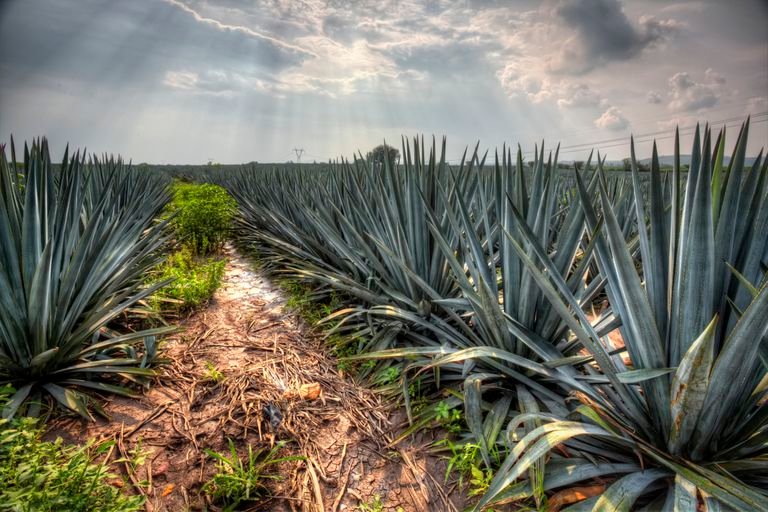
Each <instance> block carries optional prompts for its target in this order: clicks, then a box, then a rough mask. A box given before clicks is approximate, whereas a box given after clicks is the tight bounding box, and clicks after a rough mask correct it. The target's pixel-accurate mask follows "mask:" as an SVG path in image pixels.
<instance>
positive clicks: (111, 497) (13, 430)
mask: <svg viewBox="0 0 768 512" xmlns="http://www.w3.org/2000/svg"><path fill="white" fill-rule="evenodd" d="M0 391H2V390H0ZM5 401H6V400H0V402H2V403H4V402H5ZM42 434H43V432H42V429H41V427H40V425H39V420H37V419H34V418H14V419H11V420H8V419H0V509H2V510H14V511H20V512H58V511H62V510H67V511H72V512H89V511H92V510H99V511H104V512H132V511H138V510H143V503H144V498H143V497H142V496H127V495H125V494H123V493H122V492H121V491H120V489H118V488H116V487H113V486H112V485H110V484H109V481H111V480H114V479H115V478H117V476H116V475H114V474H112V473H111V472H110V468H109V466H108V465H107V464H106V462H97V459H99V458H103V457H104V455H105V453H106V452H108V451H110V449H111V447H112V445H113V444H114V442H112V441H110V442H106V443H102V444H100V445H94V444H93V443H88V444H86V445H85V446H82V447H74V446H66V445H64V444H63V442H62V440H61V439H57V440H56V441H55V442H48V441H42V440H41V436H42Z"/></svg>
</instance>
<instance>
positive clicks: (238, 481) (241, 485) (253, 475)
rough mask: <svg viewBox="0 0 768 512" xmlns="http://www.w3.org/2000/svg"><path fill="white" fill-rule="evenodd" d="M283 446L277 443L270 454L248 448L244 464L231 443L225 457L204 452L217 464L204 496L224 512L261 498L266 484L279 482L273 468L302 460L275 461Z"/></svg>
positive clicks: (264, 492)
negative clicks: (222, 508)
mask: <svg viewBox="0 0 768 512" xmlns="http://www.w3.org/2000/svg"><path fill="white" fill-rule="evenodd" d="M284 445H285V443H282V442H281V443H278V444H276V445H275V446H274V447H273V448H272V449H271V450H266V449H260V450H254V449H253V447H252V446H250V445H249V446H248V456H247V458H246V460H245V461H243V460H242V459H240V457H239V456H238V454H237V450H236V449H235V444H234V443H233V442H232V440H231V439H229V449H230V453H229V454H228V455H223V454H219V453H216V452H214V451H212V450H205V452H206V453H207V454H208V456H210V457H212V458H213V459H215V460H216V462H217V467H218V472H217V473H216V474H215V475H214V476H213V478H212V479H211V480H209V481H208V482H206V484H205V485H204V486H203V492H205V493H206V494H208V496H210V497H211V499H212V500H213V501H214V502H215V503H217V504H219V505H221V506H223V507H224V510H226V511H231V510H237V509H238V506H239V505H241V504H244V503H247V502H253V501H257V500H258V499H260V498H263V497H264V496H266V495H267V493H268V492H269V488H268V486H267V484H268V482H269V481H270V480H279V479H280V475H278V474H276V473H273V472H272V471H274V469H272V468H273V467H274V466H276V465H278V464H280V463H282V462H289V461H294V460H303V459H304V457H299V456H289V457H278V452H279V451H280V450H281V449H282V448H283V446H284Z"/></svg>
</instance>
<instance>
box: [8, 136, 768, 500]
mask: <svg viewBox="0 0 768 512" xmlns="http://www.w3.org/2000/svg"><path fill="white" fill-rule="evenodd" d="M748 132H749V122H748V121H747V122H745V123H744V124H743V125H742V127H741V131H740V134H739V138H738V141H737V142H736V143H735V145H734V151H733V155H732V156H731V158H730V160H729V161H730V163H729V165H727V166H726V165H724V164H723V162H724V148H725V137H724V133H722V132H721V133H720V134H713V133H712V131H711V130H710V129H709V128H708V127H705V128H704V129H703V130H701V131H700V132H699V131H697V132H696V135H695V137H694V142H693V147H692V150H691V154H692V158H691V164H690V167H689V169H687V171H683V170H682V168H681V166H680V165H679V164H678V163H677V162H676V163H674V164H673V167H672V169H671V170H670V171H664V172H662V171H661V169H660V166H659V164H658V162H657V160H656V157H655V156H654V158H653V159H652V161H651V163H650V166H649V167H648V168H647V169H645V170H643V171H641V170H640V165H639V164H638V163H637V162H636V161H635V160H634V157H633V159H632V161H631V165H630V167H631V171H630V172H629V173H626V172H623V171H622V172H616V171H609V170H605V169H604V168H603V166H602V160H601V158H600V157H599V155H598V156H597V157H596V158H595V160H594V162H593V161H592V158H591V157H590V158H589V159H588V160H587V161H586V162H585V163H584V165H583V167H579V165H578V164H577V165H576V166H575V167H574V168H571V169H558V165H557V149H555V150H554V151H550V152H545V147H544V146H543V145H542V146H541V147H540V148H538V149H537V152H536V157H535V159H534V160H533V162H531V163H530V165H528V164H526V163H524V162H523V160H522V156H521V155H522V153H521V150H518V152H517V155H516V156H514V153H512V152H511V151H510V150H507V149H506V148H504V150H503V151H502V152H500V153H497V154H496V156H495V157H494V158H493V161H492V162H489V161H488V160H487V157H486V156H485V155H480V154H479V153H478V152H477V151H476V150H475V152H474V153H471V154H470V153H467V156H466V158H465V159H464V160H463V161H462V162H461V163H460V164H459V165H456V166H453V165H449V164H447V163H446V162H445V156H444V155H445V141H443V142H442V145H438V144H437V142H436V141H432V142H431V143H429V142H427V143H426V144H425V142H424V140H423V139H421V138H415V139H413V140H412V141H407V140H404V145H403V147H402V151H403V155H404V156H403V158H402V160H401V161H400V162H399V163H397V162H396V160H395V159H394V156H393V155H394V154H391V155H388V156H385V157H384V158H383V159H381V160H376V159H375V158H374V157H371V156H370V155H369V158H367V159H358V160H355V161H354V162H341V163H335V164H333V163H332V164H328V165H327V166H313V167H291V166H289V167H285V168H279V167H274V168H271V169H270V168H264V167H261V168H256V167H248V166H245V167H242V168H241V169H239V170H228V171H222V170H220V169H215V168H210V169H205V170H201V171H198V172H197V173H196V176H195V177H190V176H189V175H183V176H181V177H170V176H165V175H163V174H162V173H160V174H158V173H157V172H152V171H148V170H146V169H133V168H131V167H130V166H128V165H126V164H124V163H123V162H122V161H120V160H119V159H118V160H115V159H108V160H95V159H94V160H89V161H86V160H85V157H84V155H82V154H81V153H79V152H76V153H75V154H74V155H72V156H68V155H65V156H64V159H63V161H62V164H61V165H60V166H56V167H54V165H53V164H52V163H51V160H50V154H49V149H48V146H47V142H46V141H45V139H43V140H36V141H34V142H33V143H32V145H31V146H30V147H29V148H27V149H25V151H24V160H23V161H18V160H15V159H14V158H15V157H14V156H11V159H10V160H9V159H8V157H7V156H5V154H4V156H3V159H2V183H1V185H2V190H3V195H2V198H3V203H2V207H3V208H2V211H3V218H2V221H3V222H2V225H1V226H0V227H2V230H0V233H2V235H3V237H4V238H3V242H4V243H3V245H2V247H3V250H2V253H1V255H2V262H3V266H2V269H3V274H2V280H0V284H2V285H3V287H4V289H3V297H4V302H3V310H2V316H0V320H2V324H1V325H2V328H3V333H4V335H5V338H4V345H3V354H4V360H3V372H4V374H3V375H4V380H5V382H6V388H5V390H4V399H3V400H4V403H5V405H4V409H3V411H4V412H3V414H4V418H5V419H4V420H3V428H4V435H5V436H6V437H5V438H4V441H3V450H4V453H5V455H4V459H5V460H6V462H4V465H5V467H4V469H3V471H2V474H3V475H5V476H4V477H3V478H5V479H6V480H5V484H4V487H5V489H8V490H11V494H7V496H9V497H11V498H12V499H16V500H17V502H16V503H17V504H18V506H19V507H21V509H24V505H23V503H25V502H28V503H36V502H38V501H39V503H41V504H46V505H44V506H47V507H50V506H51V505H48V504H47V503H49V502H50V503H54V502H56V500H57V499H61V500H63V501H61V502H60V504H61V506H68V505H69V502H68V501H67V500H70V499H71V500H73V503H74V502H78V503H80V506H86V508H87V507H89V506H94V505H85V504H86V503H89V501H90V500H97V499H105V500H107V501H108V498H106V497H107V496H112V495H115V496H119V497H120V498H119V499H120V500H124V501H117V502H115V504H114V505H113V506H114V507H116V508H115V509H116V510H117V509H120V510H136V509H138V508H144V509H147V510H181V509H188V510H201V509H207V508H211V509H214V510H216V509H222V510H224V509H226V510H245V509H253V508H254V507H255V509H266V510H345V509H350V510H354V509H358V510H402V511H418V510H427V509H430V508H432V507H436V508H437V509H440V510H463V509H464V508H466V507H469V508H471V509H476V510H483V509H489V510H490V509H491V508H492V509H494V510H496V509H500V510H504V509H510V510H518V509H525V508H530V507H534V508H536V507H538V508H546V509H547V510H559V509H561V508H563V507H566V506H570V508H569V509H571V510H577V509H583V508H585V507H587V508H589V507H594V508H595V509H603V508H604V507H608V509H609V510H613V509H618V508H620V506H619V503H627V500H629V502H630V503H631V504H633V505H636V506H645V507H646V508H649V507H650V509H655V507H663V506H665V505H664V503H665V502H668V503H675V506H676V507H678V509H680V510H687V509H686V508H684V507H685V506H687V505H684V503H689V504H692V505H691V506H696V505H693V504H695V503H697V501H699V500H702V501H701V502H702V503H703V504H704V506H706V507H713V506H719V505H723V506H727V507H730V508H733V509H737V510H756V509H759V508H760V507H762V505H763V504H764V503H765V482H764V476H763V475H762V473H761V470H760V468H761V467H762V462H761V461H762V458H764V456H765V449H766V445H765V443H763V442H762V441H760V440H761V439H762V437H763V435H764V430H765V425H764V422H763V421H762V416H763V415H762V411H763V408H764V403H765V392H766V391H765V386H764V383H765V379H766V368H767V367H766V364H765V360H764V353H763V352H764V350H763V347H762V345H761V343H760V340H761V339H764V337H765V334H766V328H767V326H766V322H765V318H768V286H767V285H766V283H767V282H768V281H767V279H766V271H765V262H766V254H768V180H766V176H768V164H767V163H766V160H764V159H763V157H762V154H761V155H759V156H757V158H756V159H755V160H754V161H753V162H752V165H751V166H747V165H745V160H746V158H745V152H746V144H747V137H748ZM10 150H11V151H10V154H11V155H16V154H17V152H16V150H15V148H14V146H11V148H10ZM678 160H679V159H678ZM191 180H194V181H191ZM86 265H96V266H95V267H93V270H92V271H91V272H84V271H83V269H84V267H85V266H86ZM737 376H738V377H737ZM25 416H30V417H33V418H35V417H37V418H41V419H38V420H34V419H24V417H25ZM15 432H28V433H32V434H31V436H30V437H27V438H25V439H24V440H23V441H20V440H19V439H18V438H17V437H16V436H17V434H14V433H15ZM57 439H58V440H57ZM62 440H63V441H62ZM51 442H53V443H54V444H50V443H51ZM61 443H64V444H61ZM67 445H71V446H75V447H76V446H81V447H84V448H81V450H84V451H82V452H81V457H80V459H79V460H78V464H79V465H81V466H82V467H83V468H84V471H85V468H87V467H89V468H90V469H89V470H88V471H89V472H91V473H89V476H88V478H89V479H90V480H89V482H90V484H89V486H90V488H92V489H102V491H99V492H100V493H101V494H98V495H96V494H93V493H90V494H86V495H82V494H80V493H82V491H81V490H78V489H77V487H76V486H75V487H70V488H66V487H62V490H61V491H56V490H46V491H40V490H39V489H35V488H32V487H29V486H30V485H31V483H32V482H33V481H31V480H28V478H29V477H28V476H25V474H26V471H33V472H36V471H37V470H35V469H32V468H35V467H38V466H37V465H39V464H44V463H45V461H46V460H47V457H49V456H46V455H43V453H40V454H38V453H37V452H38V451H42V452H45V450H66V448H65V446H67ZM68 456H71V454H70V453H69V452H64V453H63V454H62V455H61V457H63V458H64V459H66V457H68ZM28 458H29V459H31V460H27V459H28ZM641 461H642V463H641ZM714 462H716V464H714ZM26 467H29V468H30V469H29V470H22V469H21V468H26ZM48 471H51V472H52V473H56V471H64V470H63V469H62V468H58V469H57V468H55V467H54V468H48ZM44 478H45V477H44ZM50 478H61V477H60V476H57V475H55V474H52V475H51V476H50ZM62 485H64V484H62ZM13 489H16V491H13ZM54 489H56V488H55V487H54ZM64 489H66V490H64ZM57 492H62V493H64V492H66V493H72V495H71V496H70V495H66V494H65V495H61V496H57ZM686 500H687V501H686ZM95 502H96V501H94V503H95ZM105 503H106V501H105ZM64 504H67V505H64ZM716 504H717V505H716ZM72 506H74V505H72ZM102 506H105V507H106V506H107V505H105V504H104V505H102ZM574 507H576V508H574ZM579 507H581V508H579ZM690 510H693V509H690Z"/></svg>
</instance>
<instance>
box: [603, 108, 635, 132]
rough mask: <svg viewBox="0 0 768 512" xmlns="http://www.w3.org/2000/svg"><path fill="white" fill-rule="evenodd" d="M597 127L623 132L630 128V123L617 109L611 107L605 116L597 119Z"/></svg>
mask: <svg viewBox="0 0 768 512" xmlns="http://www.w3.org/2000/svg"><path fill="white" fill-rule="evenodd" d="M594 123H595V126H597V127H598V128H603V129H606V130H611V131H622V130H625V129H626V128H628V127H629V121H627V118H626V117H624V114H623V113H622V112H621V110H619V109H618V108H616V107H609V108H608V110H606V111H605V112H603V115H601V116H600V117H598V118H597V119H595V121H594Z"/></svg>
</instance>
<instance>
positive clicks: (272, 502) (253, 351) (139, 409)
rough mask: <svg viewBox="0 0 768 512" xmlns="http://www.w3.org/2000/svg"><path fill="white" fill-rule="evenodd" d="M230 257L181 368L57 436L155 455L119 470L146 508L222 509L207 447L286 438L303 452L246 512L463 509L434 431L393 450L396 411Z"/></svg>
mask: <svg viewBox="0 0 768 512" xmlns="http://www.w3.org/2000/svg"><path fill="white" fill-rule="evenodd" d="M226 254H227V257H228V263H227V267H226V272H225V276H224V280H223V283H222V286H221V288H220V289H219V290H218V291H217V292H216V294H215V296H214V298H213V299H212V301H211V303H210V304H209V306H208V307H207V308H206V309H204V310H202V311H199V312H197V313H195V314H193V315H192V316H190V317H189V318H188V319H186V320H185V321H183V322H182V325H181V331H180V332H179V333H178V334H176V335H174V336H172V337H170V338H169V339H168V340H167V341H166V343H165V345H164V355H165V357H167V359H168V361H169V363H168V364H167V365H166V366H164V367H163V369H162V371H161V374H160V376H159V377H158V378H157V379H156V381H155V382H154V384H153V385H152V386H151V387H150V388H149V389H148V390H147V391H146V392H145V393H144V394H143V395H142V396H141V397H140V398H139V399H130V398H123V397H111V398H108V399H107V400H108V401H107V403H106V405H105V410H106V412H107V413H108V414H109V415H110V416H111V419H112V420H111V421H110V422H107V421H103V420H99V421H96V422H87V421H84V420H81V419H77V418H61V419H59V420H57V421H55V422H53V424H52V426H51V429H50V431H49V433H48V437H49V438H52V437H57V436H58V437H62V438H63V439H64V440H65V441H68V442H71V443H78V444H82V443H84V442H86V441H88V440H107V439H114V440H116V441H117V450H116V452H117V454H118V455H123V456H126V457H130V456H131V454H132V453H136V450H137V449H138V450H139V452H140V453H143V454H145V456H146V457H145V460H144V461H143V463H141V464H136V465H133V464H130V463H122V466H123V467H122V468H121V469H124V472H125V475H126V476H127V477H128V482H129V484H130V483H132V484H133V485H132V487H134V489H135V492H141V493H143V494H145V495H146V497H147V505H146V509H147V510H148V511H173V512H176V511H182V510H218V509H219V507H218V506H217V505H216V504H214V503H211V501H210V499H208V498H207V496H206V495H205V494H204V493H203V492H202V491H201V488H202V486H203V485H204V484H205V482H207V481H208V480H209V479H210V478H211V476H212V475H213V474H215V472H216V471H217V467H216V463H215V461H214V460H212V459H211V458H210V457H209V456H208V455H207V454H206V453H205V449H210V450H214V451H216V452H219V453H227V452H228V450H229V448H228V440H229V439H231V440H232V441H233V442H234V443H235V445H236V447H237V449H238V452H239V453H240V455H244V454H245V453H246V451H247V447H248V446H249V445H250V446H252V447H253V448H254V449H259V448H267V449H268V448H270V447H271V446H274V445H275V443H277V442H280V441H284V442H285V443H286V445H285V446H284V448H283V449H282V450H281V452H280V455H281V456H287V455H300V456H303V457H305V460H301V461H294V462H286V463H283V464H281V465H280V466H279V467H278V468H275V469H276V471H275V472H277V473H280V475H281V479H280V480H279V481H275V482H274V483H272V484H270V487H271V496H270V497H269V498H267V499H264V500H262V501H260V502H256V503H254V502H250V503H248V504H247V505H246V506H243V507H241V510H274V511H306V512H310V511H311V512H315V511H322V512H325V511H334V512H335V511H343V510H347V511H352V510H358V509H359V507H360V505H361V504H365V503H373V502H374V500H375V497H376V496H377V495H378V496H379V497H380V498H381V502H382V503H383V505H384V506H383V511H392V512H395V511H399V510H402V511H403V512H417V511H418V512H421V511H458V510H460V509H461V508H462V507H463V506H464V505H465V502H464V498H463V496H462V494H461V493H460V492H459V491H458V490H457V489H456V486H455V485H446V484H445V483H444V475H445V462H444V461H443V460H441V459H440V458H438V457H436V456H434V455H432V454H430V453H428V452H427V450H426V444H427V443H428V442H429V441H430V439H429V438H428V436H426V438H425V437H412V438H409V439H408V440H407V441H404V442H401V443H400V444H397V445H395V446H392V445H391V444H390V441H391V439H393V438H395V436H396V434H397V432H398V431H399V429H400V428H402V425H396V424H395V423H396V421H394V420H393V419H392V418H394V417H396V416H398V415H397V414H393V412H392V411H391V409H390V408H389V407H387V406H386V405H385V404H384V403H383V402H382V400H381V399H380V398H379V397H377V396H376V394H374V393H373V392H372V391H371V390H369V389H367V388H365V387H363V386H360V385H358V384H357V383H355V382H354V381H353V380H352V379H350V378H349V377H344V376H342V375H340V374H339V372H338V371H337V368H336V361H335V360H334V359H333V358H332V357H330V356H329V355H328V354H327V350H324V348H323V346H322V341H321V340H320V339H319V338H318V336H316V335H314V334H312V332H311V331H310V329H309V328H308V327H307V326H305V325H303V323H302V322H301V320H300V319H298V318H297V317H296V315H295V314H293V313H292V312H290V311H288V310H286V308H285V307H284V306H285V297H284V296H282V295H281V293H280V291H279V290H278V289H276V288H275V287H274V286H273V285H272V284H271V283H270V282H269V280H268V279H267V278H266V277H265V276H264V275H262V274H261V273H260V272H258V271H255V270H254V269H253V267H252V265H251V264H250V263H249V262H248V261H247V260H246V259H245V258H243V257H242V256H241V255H240V254H239V253H238V252H237V251H236V250H235V249H233V248H232V247H227V248H226ZM210 368H215V369H216V370H217V371H218V372H220V373H221V374H222V375H223V379H219V381H218V382H217V381H216V380H215V379H213V378H212V375H211V371H210ZM315 384H319V388H320V393H319V396H317V397H316V398H313V395H312V393H311V391H312V388H313V387H314V388H315V390H316V386H314V385H315ZM302 385H305V387H304V390H303V391H304V394H303V396H302ZM307 391H309V398H308V397H307V393H306V392H307ZM269 404H271V405H272V406H273V407H274V408H276V409H277V410H279V411H280V415H281V416H282V419H281V420H280V421H279V424H278V425H276V428H273V426H272V424H271V422H270V418H269V417H268V416H267V415H265V413H264V407H265V406H267V405H269ZM400 416H402V415H400ZM134 466H135V467H134ZM115 485H121V481H116V482H115ZM249 507H250V508H249Z"/></svg>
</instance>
